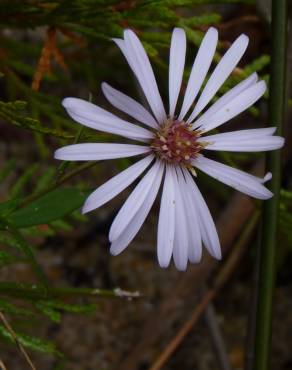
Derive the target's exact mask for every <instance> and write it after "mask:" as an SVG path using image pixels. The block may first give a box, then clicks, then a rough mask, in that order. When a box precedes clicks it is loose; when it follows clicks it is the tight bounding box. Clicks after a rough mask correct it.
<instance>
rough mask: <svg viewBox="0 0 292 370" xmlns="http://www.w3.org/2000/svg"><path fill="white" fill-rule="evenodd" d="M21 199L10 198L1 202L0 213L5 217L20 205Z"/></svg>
mask: <svg viewBox="0 0 292 370" xmlns="http://www.w3.org/2000/svg"><path fill="white" fill-rule="evenodd" d="M19 201H20V199H18V198H15V199H9V200H8V201H7V202H3V203H0V215H1V216H2V217H5V215H6V214H7V213H9V212H10V211H11V210H13V209H14V208H15V207H17V206H18V204H19Z"/></svg>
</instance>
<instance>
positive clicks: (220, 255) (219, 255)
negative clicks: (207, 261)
mask: <svg viewBox="0 0 292 370" xmlns="http://www.w3.org/2000/svg"><path fill="white" fill-rule="evenodd" d="M212 257H214V258H215V259H216V260H217V261H221V260H222V253H221V250H220V251H216V252H215V251H213V252H212Z"/></svg>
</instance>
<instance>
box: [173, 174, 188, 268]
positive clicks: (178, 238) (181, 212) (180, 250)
mask: <svg viewBox="0 0 292 370" xmlns="http://www.w3.org/2000/svg"><path fill="white" fill-rule="evenodd" d="M180 176H182V175H181V173H180ZM173 179H174V187H175V229H174V244H173V260H174V264H175V266H176V268H177V269H178V270H179V271H185V270H186V268H187V264H188V246H189V236H188V227H187V218H186V209H185V206H184V203H183V198H182V194H181V192H182V191H183V190H182V188H181V187H180V186H179V183H178V180H177V174H176V173H175V174H174V176H173Z"/></svg>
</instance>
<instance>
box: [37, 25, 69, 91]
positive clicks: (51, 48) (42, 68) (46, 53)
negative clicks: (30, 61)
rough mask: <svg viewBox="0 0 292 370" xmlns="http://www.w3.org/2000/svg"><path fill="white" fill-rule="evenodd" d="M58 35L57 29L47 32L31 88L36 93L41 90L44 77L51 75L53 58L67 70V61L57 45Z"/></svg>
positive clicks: (49, 29) (51, 28)
mask: <svg viewBox="0 0 292 370" xmlns="http://www.w3.org/2000/svg"><path fill="white" fill-rule="evenodd" d="M56 33H57V29H56V28H55V27H49V28H48V30H47V35H46V39H45V42H44V46H43V48H42V51H41V56H40V59H39V62H38V66H37V69H36V72H35V74H34V77H33V81H32V84H31V88H32V89H33V90H35V91H38V90H39V89H40V84H41V81H42V79H43V77H44V75H45V74H46V73H50V71H51V60H52V58H54V59H55V61H56V62H57V63H58V64H59V65H60V66H61V68H63V69H64V70H66V69H67V65H66V62H65V59H64V57H63V55H62V53H61V52H60V50H59V49H58V48H57V45H56Z"/></svg>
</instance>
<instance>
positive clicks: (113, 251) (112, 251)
mask: <svg viewBox="0 0 292 370" xmlns="http://www.w3.org/2000/svg"><path fill="white" fill-rule="evenodd" d="M120 253H121V252H120V251H118V250H115V249H113V248H110V254H111V255H112V256H117V255H119V254H120Z"/></svg>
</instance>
